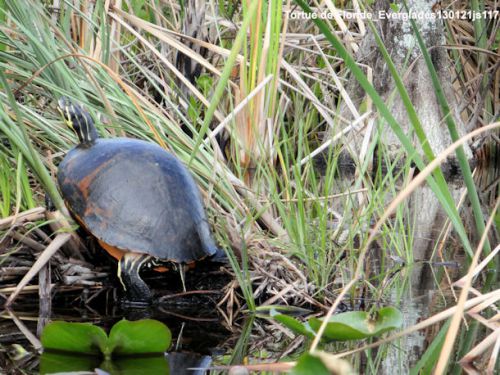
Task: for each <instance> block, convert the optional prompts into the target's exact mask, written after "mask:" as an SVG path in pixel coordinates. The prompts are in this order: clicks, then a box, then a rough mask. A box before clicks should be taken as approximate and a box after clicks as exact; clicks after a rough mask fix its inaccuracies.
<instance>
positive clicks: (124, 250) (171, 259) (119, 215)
mask: <svg viewBox="0 0 500 375" xmlns="http://www.w3.org/2000/svg"><path fill="white" fill-rule="evenodd" d="M58 109H59V111H60V112H61V114H62V115H63V117H64V121H65V122H66V124H67V125H68V126H69V127H70V128H71V129H72V130H73V131H74V132H75V133H76V135H77V136H78V139H79V144H78V145H76V146H75V147H74V148H72V149H71V150H70V151H69V152H68V153H67V154H66V156H65V157H64V159H63V160H62V161H61V163H60V164H59V167H58V173H57V182H58V186H59V189H60V192H61V195H62V197H63V199H64V202H65V205H66V206H67V208H68V209H69V211H70V213H71V215H72V216H73V217H74V218H75V220H76V221H77V222H78V223H79V224H80V226H81V227H83V228H84V229H85V231H87V232H88V233H90V234H91V235H92V236H93V237H94V238H96V239H97V242H98V243H99V245H100V247H102V248H103V249H105V250H106V251H107V252H108V253H109V254H111V255H112V256H113V257H114V258H116V259H117V261H118V271H117V273H118V278H119V279H120V282H121V284H122V286H123V288H124V290H125V294H126V301H127V302H131V303H133V304H135V303H137V304H150V303H151V300H152V293H151V291H150V289H149V287H148V285H147V284H146V283H145V282H144V280H143V279H142V278H141V276H140V271H141V270H143V269H145V268H150V269H154V270H157V271H165V270H168V269H177V270H179V271H180V273H181V277H182V281H183V286H184V278H183V274H184V267H186V265H189V264H192V263H194V262H196V261H199V260H202V259H204V258H208V259H214V260H217V259H219V260H220V259H222V258H224V253H223V251H222V250H221V249H219V248H218V247H217V246H216V244H215V242H214V240H213V237H212V233H211V230H210V226H209V223H208V221H207V217H206V214H205V210H204V207H203V204H202V200H201V196H200V191H199V189H198V187H197V185H196V183H195V181H194V179H193V177H192V175H191V174H190V172H189V171H188V170H187V168H186V167H185V166H184V165H183V164H182V162H181V161H180V160H179V159H178V158H177V157H175V156H174V155H173V154H171V153H169V152H167V151H166V150H165V149H163V148H162V147H160V146H158V145H157V144H155V143H152V142H148V141H144V140H139V139H133V138H109V139H108V138H100V137H99V136H98V133H97V130H96V127H95V125H94V121H93V119H92V117H91V115H90V113H89V112H88V111H87V110H86V109H84V107H83V106H82V105H80V104H78V103H77V102H73V101H71V100H70V99H68V98H67V97H62V98H60V99H59V101H58Z"/></svg>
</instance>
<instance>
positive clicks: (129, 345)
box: [42, 319, 172, 359]
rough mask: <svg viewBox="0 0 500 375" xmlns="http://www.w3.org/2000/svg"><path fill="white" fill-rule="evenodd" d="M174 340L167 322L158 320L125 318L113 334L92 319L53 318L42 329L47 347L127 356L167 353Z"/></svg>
mask: <svg viewBox="0 0 500 375" xmlns="http://www.w3.org/2000/svg"><path fill="white" fill-rule="evenodd" d="M171 341H172V334H171V333H170V330H169V329H168V328H167V326H166V325H165V324H163V323H161V322H159V321H157V320H152V319H144V320H137V321H134V322H129V321H128V320H121V321H119V322H118V323H116V324H115V325H114V326H113V328H112V329H111V332H110V335H109V338H108V336H107V335H106V332H104V330H103V329H101V328H100V327H97V326H94V325H92V324H90V323H68V322H52V323H50V324H48V325H47V326H46V327H45V329H44V331H43V333H42V345H43V347H44V349H45V350H58V351H64V352H71V353H81V354H89V355H100V354H101V353H102V354H103V355H104V357H105V358H106V359H110V358H111V356H112V355H117V356H124V355H134V354H154V353H162V354H163V353H164V352H165V351H166V350H167V349H168V347H169V346H170V343H171Z"/></svg>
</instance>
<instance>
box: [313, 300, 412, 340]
mask: <svg viewBox="0 0 500 375" xmlns="http://www.w3.org/2000/svg"><path fill="white" fill-rule="evenodd" d="M322 323H323V321H322V320H321V319H317V318H311V319H310V320H309V324H310V326H311V328H312V329H313V330H314V331H316V332H317V331H318V330H319V328H320V326H321V324H322ZM402 324H403V315H402V314H401V312H400V311H399V310H398V309H396V308H395V307H383V308H381V309H380V310H378V311H377V312H375V313H374V314H370V313H368V312H366V311H351V312H346V313H341V314H337V315H334V316H332V317H331V318H330V320H329V321H328V323H327V325H326V328H325V331H324V333H323V337H324V338H325V339H328V340H338V341H346V340H360V339H365V338H367V337H372V336H379V335H381V334H382V333H384V332H387V331H390V330H393V329H396V328H400V327H401V325H402Z"/></svg>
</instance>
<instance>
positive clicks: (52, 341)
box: [42, 322, 108, 355]
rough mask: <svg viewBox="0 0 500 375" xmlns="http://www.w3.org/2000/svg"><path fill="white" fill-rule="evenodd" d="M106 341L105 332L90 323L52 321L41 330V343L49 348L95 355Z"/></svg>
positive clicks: (101, 350)
mask: <svg viewBox="0 0 500 375" xmlns="http://www.w3.org/2000/svg"><path fill="white" fill-rule="evenodd" d="M107 341H108V336H107V335H106V332H104V330H103V329H102V328H100V327H97V326H95V325H93V324H91V323H69V322H52V323H49V324H47V325H46V326H45V329H44V330H43V332H42V345H43V347H44V349H49V350H57V351H64V352H72V353H81V354H91V355H92V354H93V355H96V354H100V353H101V352H103V351H104V350H105V348H106V344H107Z"/></svg>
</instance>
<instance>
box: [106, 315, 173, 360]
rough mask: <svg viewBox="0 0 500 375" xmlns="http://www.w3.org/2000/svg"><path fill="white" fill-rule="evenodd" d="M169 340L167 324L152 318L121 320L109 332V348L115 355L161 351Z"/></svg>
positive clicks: (170, 337) (167, 344) (165, 347)
mask: <svg viewBox="0 0 500 375" xmlns="http://www.w3.org/2000/svg"><path fill="white" fill-rule="evenodd" d="M171 341H172V334H171V333H170V330H169V329H168V328H167V326H166V325H165V324H163V323H161V322H159V321H157V320H153V319H145V320H138V321H135V322H130V321H128V320H121V321H119V322H118V323H116V324H115V325H114V326H113V328H111V332H110V333H109V349H110V351H111V352H113V353H114V354H116V355H131V354H150V353H163V352H165V351H166V350H167V349H168V347H169V346H170V342H171Z"/></svg>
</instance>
